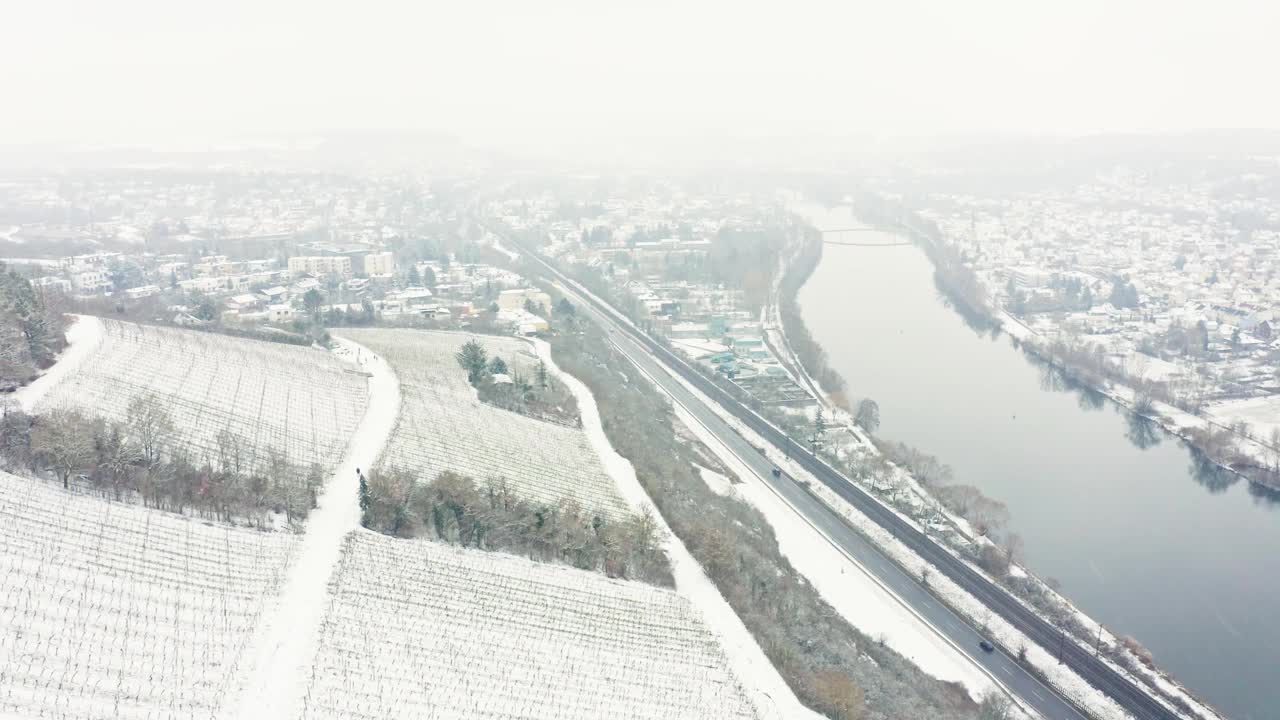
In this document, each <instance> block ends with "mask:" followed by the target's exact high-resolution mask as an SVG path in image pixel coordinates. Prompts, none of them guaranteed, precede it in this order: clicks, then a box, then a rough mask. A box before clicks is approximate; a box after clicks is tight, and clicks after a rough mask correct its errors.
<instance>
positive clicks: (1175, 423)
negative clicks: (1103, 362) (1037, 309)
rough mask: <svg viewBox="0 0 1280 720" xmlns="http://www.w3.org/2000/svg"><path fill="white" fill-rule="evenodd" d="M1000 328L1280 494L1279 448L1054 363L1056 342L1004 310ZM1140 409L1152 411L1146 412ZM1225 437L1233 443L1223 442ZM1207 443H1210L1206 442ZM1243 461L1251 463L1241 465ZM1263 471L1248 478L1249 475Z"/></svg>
mask: <svg viewBox="0 0 1280 720" xmlns="http://www.w3.org/2000/svg"><path fill="white" fill-rule="evenodd" d="M1000 314H1001V325H1000V329H1001V330H1002V331H1004V332H1005V333H1006V334H1008V335H1009V337H1010V338H1012V339H1013V340H1014V341H1015V342H1016V343H1018V344H1019V347H1021V348H1023V349H1025V350H1026V351H1028V352H1030V353H1031V354H1033V355H1034V356H1035V357H1036V358H1037V359H1039V360H1040V361H1041V362H1043V363H1045V364H1047V365H1049V366H1050V367H1053V368H1056V369H1059V370H1061V371H1063V372H1065V373H1067V374H1068V375H1070V376H1071V378H1072V380H1073V381H1075V382H1078V383H1080V384H1082V385H1084V386H1085V387H1087V388H1088V389H1090V390H1092V391H1094V392H1097V393H1100V394H1102V395H1103V396H1105V397H1106V398H1107V399H1108V400H1110V401H1111V402H1113V403H1115V404H1116V405H1118V406H1120V407H1121V408H1123V409H1124V410H1125V411H1126V412H1130V413H1133V414H1134V415H1137V416H1139V417H1142V418H1145V419H1147V420H1150V421H1152V422H1154V423H1156V424H1157V425H1159V426H1160V427H1161V428H1162V429H1164V430H1165V431H1166V432H1168V433H1170V434H1171V435H1175V436H1177V437H1178V438H1180V439H1181V440H1182V441H1183V442H1185V443H1187V445H1189V446H1190V447H1192V448H1194V449H1195V450H1196V451H1198V452H1200V453H1203V454H1204V456H1205V457H1206V458H1208V459H1209V460H1210V461H1211V462H1213V463H1214V464H1215V465H1217V466H1218V467H1220V468H1222V469H1223V470H1225V471H1227V472H1231V473H1234V474H1236V475H1238V476H1239V477H1241V478H1243V479H1244V480H1246V481H1248V482H1250V483H1253V484H1255V485H1258V486H1259V487H1262V488H1266V489H1267V490H1269V491H1277V492H1280V473H1277V472H1276V471H1275V470H1274V469H1273V468H1274V465H1272V466H1268V463H1267V460H1269V459H1270V460H1272V461H1273V463H1274V462H1275V460H1276V457H1277V455H1276V449H1275V448H1270V447H1267V446H1266V445H1265V444H1264V443H1262V442H1260V441H1258V440H1257V439H1254V438H1250V437H1245V436H1243V435H1241V434H1239V433H1238V432H1236V431H1235V430H1234V429H1233V428H1231V427H1230V426H1228V425H1224V424H1222V423H1220V422H1217V421H1215V420H1213V419H1211V418H1208V417H1205V416H1204V415H1203V414H1201V413H1192V412H1189V411H1187V410H1185V409H1183V408H1180V407H1178V406H1176V405H1173V404H1171V403H1169V402H1166V401H1163V400H1159V399H1156V398H1151V397H1143V396H1142V394H1141V393H1140V391H1139V390H1138V389H1137V388H1136V387H1135V386H1134V385H1132V384H1127V383H1123V382H1119V381H1116V380H1114V379H1112V380H1105V379H1104V380H1103V381H1102V382H1096V381H1091V380H1090V379H1088V378H1087V377H1084V376H1081V374H1079V373H1076V372H1073V371H1074V370H1075V369H1074V368H1073V367H1072V366H1071V365H1070V364H1069V363H1067V362H1065V361H1064V360H1062V359H1061V358H1056V357H1055V356H1054V353H1053V351H1052V349H1051V344H1052V342H1053V341H1052V339H1051V338H1049V337H1046V336H1045V335H1043V334H1041V333H1039V332H1037V331H1036V330H1034V329H1032V328H1031V327H1029V326H1028V325H1027V324H1026V323H1024V322H1023V321H1022V320H1020V319H1018V318H1016V317H1014V316H1013V315H1011V314H1010V313H1008V312H1006V311H1003V310H1002V311H1000ZM1140 405H1145V406H1149V407H1148V409H1146V410H1143V409H1142V408H1140ZM1224 434H1226V435H1225V437H1229V438H1230V443H1229V444H1226V443H1223V442H1222V439H1223V438H1224ZM1206 439H1208V440H1210V441H1212V442H1211V443H1207V442H1206ZM1242 460H1244V461H1245V462H1247V464H1245V462H1241V461H1242ZM1254 470H1256V471H1260V473H1257V474H1250V471H1254Z"/></svg>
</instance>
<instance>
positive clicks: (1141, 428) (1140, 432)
mask: <svg viewBox="0 0 1280 720" xmlns="http://www.w3.org/2000/svg"><path fill="white" fill-rule="evenodd" d="M1098 394H1099V395H1101V393H1098ZM1125 416H1126V417H1125V420H1126V421H1127V422H1128V424H1129V429H1128V430H1126V431H1125V433H1124V436H1125V437H1126V438H1128V439H1129V442H1131V443H1133V446H1134V447H1136V448H1138V449H1139V450H1146V449H1148V448H1153V447H1155V446H1156V445H1159V444H1160V441H1161V440H1163V439H1164V435H1165V432H1164V428H1161V427H1160V426H1159V425H1157V424H1156V422H1155V421H1154V420H1148V419H1147V418H1144V417H1142V416H1141V415H1137V414H1135V413H1130V412H1127V413H1125Z"/></svg>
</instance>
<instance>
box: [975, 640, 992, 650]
mask: <svg viewBox="0 0 1280 720" xmlns="http://www.w3.org/2000/svg"><path fill="white" fill-rule="evenodd" d="M978 647H980V648H982V649H983V650H985V651H986V652H995V649H996V646H995V645H992V644H991V641H990V640H983V641H982V642H980V643H978Z"/></svg>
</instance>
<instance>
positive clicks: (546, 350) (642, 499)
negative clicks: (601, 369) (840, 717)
mask: <svg viewBox="0 0 1280 720" xmlns="http://www.w3.org/2000/svg"><path fill="white" fill-rule="evenodd" d="M535 345H536V347H537V350H538V355H539V357H541V358H543V360H544V361H545V362H546V363H547V368H548V369H549V370H551V371H552V372H554V373H555V374H556V377H558V378H560V380H561V381H562V382H563V383H564V384H565V385H566V386H567V387H568V388H569V390H570V391H571V392H572V393H573V394H574V397H575V398H577V400H578V409H579V411H580V412H581V413H582V424H583V427H584V429H585V430H586V432H587V437H588V438H589V439H590V442H591V445H592V447H593V448H595V451H596V452H597V453H598V454H599V456H600V458H601V460H602V461H603V462H604V465H605V468H606V469H607V470H608V472H609V475H610V476H611V477H612V478H613V480H614V482H615V483H617V485H618V489H619V490H620V491H621V492H622V496H623V498H624V499H625V500H626V502H627V504H628V505H630V506H631V508H632V509H634V510H636V511H642V510H645V509H647V510H649V511H650V512H652V513H653V516H654V519H655V520H657V522H658V524H659V527H660V529H661V531H662V534H663V536H664V537H666V539H667V540H666V543H665V550H666V552H667V557H668V558H670V560H671V570H672V573H673V574H674V576H675V580H676V588H677V590H679V592H680V593H681V594H682V595H684V596H685V597H687V598H689V600H690V601H691V602H692V603H693V604H694V605H695V606H696V607H697V608H698V609H699V610H700V611H701V612H702V615H703V619H704V621H705V622H706V623H707V625H708V626H709V627H711V628H712V629H713V630H714V632H715V634H716V635H717V636H718V637H719V640H720V643H721V645H722V646H723V647H724V650H725V653H726V654H727V655H728V658H729V664H730V665H731V666H732V668H733V671H734V674H735V675H737V677H738V679H739V680H740V681H741V682H742V684H743V685H744V686H746V687H747V688H748V690H749V691H750V692H751V700H752V703H753V704H754V705H755V707H756V711H757V713H758V714H759V716H760V717H762V718H767V719H770V720H771V719H772V718H814V719H815V720H816V719H817V718H820V717H821V716H820V715H818V714H817V713H815V712H813V711H812V710H810V709H809V708H807V707H805V706H804V705H803V704H802V703H801V702H800V700H799V699H798V698H796V696H795V693H794V692H792V690H791V688H790V687H789V686H788V685H787V683H786V681H784V680H783V679H782V676H781V675H779V674H778V671H777V669H776V668H774V666H773V664H772V663H771V662H769V658H768V657H766V656H765V654H764V651H763V650H761V648H760V645H759V644H757V643H756V641H755V638H754V637H752V635H751V632H750V631H749V630H747V627H746V625H744V624H743V623H742V619H741V618H739V617H738V616H737V614H736V613H735V612H734V611H733V608H732V607H730V606H729V603H728V601H726V600H725V599H724V597H723V596H722V595H720V591H719V590H717V589H716V586H715V584H714V583H712V582H711V580H710V579H709V578H707V576H706V574H705V573H703V571H702V566H701V565H699V564H698V561H697V560H695V559H694V558H693V555H691V554H690V553H689V551H688V549H687V548H685V546H684V544H683V543H682V542H680V539H679V538H677V537H676V535H675V533H673V532H672V531H671V528H670V526H668V525H667V523H666V520H664V519H663V518H662V514H661V513H659V512H658V509H657V507H656V506H654V504H653V501H652V500H651V499H650V498H649V496H648V494H647V493H646V492H645V490H644V487H643V486H642V485H641V484H640V481H639V480H638V479H636V473H635V468H634V467H632V465H631V463H630V462H629V461H628V460H627V459H626V458H624V457H622V456H621V455H619V454H618V453H617V451H615V450H614V449H613V446H612V445H610V444H609V438H608V436H607V435H605V432H604V427H603V426H602V425H601V423H600V412H599V410H598V409H597V407H596V401H595V397H594V396H593V395H592V394H591V391H590V390H588V389H587V386H586V385H584V384H583V383H582V382H581V381H580V380H578V379H577V378H575V377H573V376H572V375H570V374H568V373H566V372H564V371H562V370H561V369H560V368H559V366H557V365H556V364H555V361H554V360H553V359H552V358H551V349H550V347H549V346H548V345H547V344H546V343H545V342H543V341H535Z"/></svg>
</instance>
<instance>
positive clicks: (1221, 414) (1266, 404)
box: [1204, 395, 1280, 442]
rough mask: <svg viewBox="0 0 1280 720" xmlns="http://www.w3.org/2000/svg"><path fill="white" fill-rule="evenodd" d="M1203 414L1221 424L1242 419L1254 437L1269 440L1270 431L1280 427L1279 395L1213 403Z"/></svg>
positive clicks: (1228, 423)
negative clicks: (1247, 424)
mask: <svg viewBox="0 0 1280 720" xmlns="http://www.w3.org/2000/svg"><path fill="white" fill-rule="evenodd" d="M1204 414H1205V415H1207V416H1209V417H1210V418H1212V419H1213V420H1216V421H1217V422H1220V423H1222V424H1223V425H1230V424H1232V423H1234V422H1237V421H1240V420H1243V421H1245V422H1247V423H1249V426H1250V429H1251V430H1252V432H1253V434H1254V436H1255V437H1258V438H1261V439H1262V440H1264V441H1266V442H1270V441H1271V433H1273V432H1275V431H1276V430H1277V429H1280V395H1271V396H1268V397H1258V398H1247V399H1244V400H1230V401H1227V402H1220V403H1214V404H1212V405H1210V406H1208V407H1206V408H1205V410H1204Z"/></svg>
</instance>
